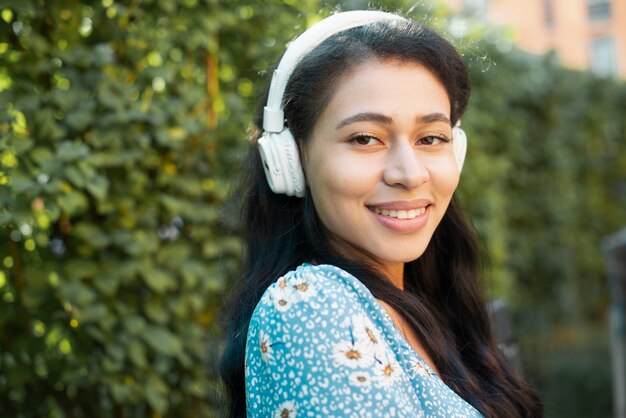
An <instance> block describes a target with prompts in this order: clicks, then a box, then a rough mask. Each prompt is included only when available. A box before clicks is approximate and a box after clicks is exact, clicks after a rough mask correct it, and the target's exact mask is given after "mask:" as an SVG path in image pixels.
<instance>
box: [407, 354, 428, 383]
mask: <svg viewBox="0 0 626 418" xmlns="http://www.w3.org/2000/svg"><path fill="white" fill-rule="evenodd" d="M410 370H411V372H413V374H414V375H419V376H423V377H427V378H432V377H433V372H431V371H430V370H429V369H428V366H426V363H424V362H423V361H422V360H420V359H417V358H416V359H413V360H411V366H410Z"/></svg>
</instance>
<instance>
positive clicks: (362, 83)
mask: <svg viewBox="0 0 626 418" xmlns="http://www.w3.org/2000/svg"><path fill="white" fill-rule="evenodd" d="M449 118H450V100H449V98H448V95H447V93H446V90H445V88H444V87H443V85H442V84H441V83H440V82H439V81H438V80H437V79H436V78H435V76H434V75H433V74H432V73H431V72H430V71H428V70H427V69H425V68H424V67H422V66H420V65H419V64H416V63H409V62H399V61H379V60H377V59H374V60H371V61H368V62H366V63H363V64H361V65H359V66H357V67H356V68H355V69H353V70H352V71H351V72H349V73H348V74H347V75H345V76H344V77H343V79H341V80H340V81H339V82H338V84H337V90H336V92H335V93H334V95H333V97H332V98H331V100H330V101H329V103H328V105H327V107H326V108H325V109H324V111H323V112H322V114H321V115H320V117H319V118H318V120H317V122H316V124H315V127H314V129H313V132H312V135H311V138H309V140H308V141H306V142H304V143H303V144H301V149H302V157H303V168H304V172H305V177H306V179H307V184H308V186H309V188H310V191H311V195H312V197H313V202H314V205H315V208H316V210H317V213H318V215H319V217H320V219H321V221H322V222H323V224H324V226H325V227H326V228H327V229H328V231H329V233H330V234H331V238H332V242H333V245H334V246H335V248H336V249H337V251H338V252H339V253H340V254H342V255H343V256H345V257H347V258H350V259H353V260H356V261H361V262H365V263H367V264H368V265H372V264H373V265H374V266H375V267H376V268H378V269H379V271H380V272H381V273H382V274H383V275H384V276H385V277H387V278H388V279H389V280H390V281H391V282H392V283H394V285H396V286H397V287H398V288H400V289H403V288H404V277H403V276H404V263H406V262H408V261H412V260H415V259H417V258H419V257H420V256H421V255H422V254H423V253H424V251H425V249H426V247H427V246H428V243H429V242H430V240H431V237H432V235H433V233H434V231H435V229H436V227H437V225H438V224H439V222H440V221H441V219H442V217H443V215H444V213H445V211H446V209H447V207H448V204H449V203H450V200H451V198H452V194H453V193H454V190H455V189H456V187H457V185H458V182H459V171H458V168H457V165H456V162H455V158H454V153H453V148H452V143H451V141H450V138H451V132H452V127H451V123H450V120H449ZM375 207H377V208H378V209H394V208H395V209H407V208H408V209H411V208H414V209H417V211H418V212H419V211H420V210H422V209H420V208H422V207H423V208H424V214H423V215H421V216H419V217H418V218H416V219H412V220H407V219H397V218H392V217H389V216H384V215H381V214H376V213H375V212H374V210H373V209H374V208H375Z"/></svg>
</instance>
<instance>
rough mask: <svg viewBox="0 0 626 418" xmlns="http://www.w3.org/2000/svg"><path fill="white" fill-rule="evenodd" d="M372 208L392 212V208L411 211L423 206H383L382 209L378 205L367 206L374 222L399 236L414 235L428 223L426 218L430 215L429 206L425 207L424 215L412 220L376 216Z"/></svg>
mask: <svg viewBox="0 0 626 418" xmlns="http://www.w3.org/2000/svg"><path fill="white" fill-rule="evenodd" d="M390 203H392V202H390ZM393 203H400V202H393ZM373 207H377V208H380V209H383V208H385V209H387V208H390V210H393V209H392V208H400V209H395V210H411V209H418V208H423V207H424V205H422V206H415V204H413V205H411V206H384V207H383V206H379V205H375V206H374V205H372V206H370V205H368V207H367V208H368V209H369V212H370V213H371V214H372V216H373V217H374V219H376V221H378V222H379V223H380V224H381V225H382V226H384V227H385V228H387V229H390V230H392V231H394V232H398V233H401V234H411V233H415V232H417V231H419V230H420V229H421V228H422V227H423V226H424V225H426V222H428V217H429V214H430V208H431V207H432V206H431V205H430V204H428V205H426V206H425V210H424V213H423V214H421V215H419V216H417V217H415V218H412V219H400V218H393V217H391V216H385V215H382V214H378V213H376V212H374V210H373V209H372V208H373Z"/></svg>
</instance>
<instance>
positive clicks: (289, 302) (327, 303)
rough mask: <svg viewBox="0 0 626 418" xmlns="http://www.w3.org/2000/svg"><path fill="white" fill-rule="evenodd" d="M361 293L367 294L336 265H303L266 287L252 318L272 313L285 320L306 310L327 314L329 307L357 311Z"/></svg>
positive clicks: (321, 314)
mask: <svg viewBox="0 0 626 418" xmlns="http://www.w3.org/2000/svg"><path fill="white" fill-rule="evenodd" d="M364 292H365V293H366V294H369V291H367V289H366V288H365V286H363V284H362V283H361V282H359V281H358V280H357V279H356V278H355V277H354V276H352V275H350V274H349V273H347V272H346V271H344V270H342V269H340V268H338V267H335V266H332V265H319V266H315V265H311V264H303V265H301V266H299V267H297V268H296V269H295V270H292V271H290V272H288V273H287V274H285V275H284V276H282V277H279V278H278V279H277V280H276V282H274V283H272V284H271V285H270V286H269V288H268V289H267V290H266V291H265V293H264V294H263V296H262V297H261V299H260V301H259V303H258V305H257V307H256V309H255V312H254V314H253V317H255V316H258V315H262V314H264V313H265V314H268V313H271V312H276V313H279V314H280V316H281V317H283V318H285V319H287V318H289V317H292V316H300V315H302V314H303V313H304V312H303V311H308V310H314V311H315V312H316V316H324V315H325V314H330V312H331V310H332V311H333V312H335V313H336V312H337V310H341V311H348V310H360V309H362V308H363V306H362V302H363V301H364V300H366V299H367V298H364V297H363V296H364V294H363V293H364ZM365 296H367V295H365ZM369 296H370V297H371V294H369Z"/></svg>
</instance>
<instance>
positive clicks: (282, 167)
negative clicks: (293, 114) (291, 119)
mask: <svg viewBox="0 0 626 418" xmlns="http://www.w3.org/2000/svg"><path fill="white" fill-rule="evenodd" d="M257 146H258V149H259V154H260V155H261V161H262V162H263V170H264V171H265V177H266V178H267V182H268V184H269V186H270V189H272V191H273V192H274V193H278V194H286V195H288V196H297V197H304V190H305V182H304V173H303V171H302V165H301V164H300V156H299V153H298V145H297V144H296V141H295V139H294V138H293V135H292V134H291V132H290V131H289V129H283V130H282V131H281V132H279V133H270V132H264V133H263V136H262V137H261V138H259V141H258V143H257Z"/></svg>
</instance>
